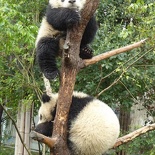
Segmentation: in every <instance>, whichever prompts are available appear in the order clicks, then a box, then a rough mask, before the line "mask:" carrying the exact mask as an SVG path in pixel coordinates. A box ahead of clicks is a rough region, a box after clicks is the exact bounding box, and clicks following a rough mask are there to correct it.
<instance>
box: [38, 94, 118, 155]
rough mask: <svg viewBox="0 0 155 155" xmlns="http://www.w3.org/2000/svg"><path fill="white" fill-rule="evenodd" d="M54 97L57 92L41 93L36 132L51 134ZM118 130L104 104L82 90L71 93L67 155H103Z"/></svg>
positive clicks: (110, 111)
mask: <svg viewBox="0 0 155 155" xmlns="http://www.w3.org/2000/svg"><path fill="white" fill-rule="evenodd" d="M57 99H58V94H52V96H50V97H49V96H48V95H47V94H44V95H43V97H42V101H43V102H42V105H41V107H40V109H39V122H38V125H37V126H36V128H35V131H36V132H39V133H41V134H43V135H46V136H49V137H50V136H52V129H53V120H54V118H55V114H56V106H57V105H56V103H57ZM119 132H120V125H119V121H118V118H117V116H116V114H115V113H114V112H113V110H112V109H111V108H110V107H109V106H108V105H107V104H105V103H103V102H102V101H100V100H98V99H95V98H93V97H91V96H89V95H87V94H84V93H83V92H76V91H74V92H73V96H72V104H71V107H70V111H69V116H68V124H67V143H68V147H69V150H70V152H71V155H103V153H105V152H106V151H107V150H108V149H110V148H112V147H113V145H114V144H115V142H116V140H117V138H118V136H119Z"/></svg>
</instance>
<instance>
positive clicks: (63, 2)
mask: <svg viewBox="0 0 155 155" xmlns="http://www.w3.org/2000/svg"><path fill="white" fill-rule="evenodd" d="M85 3H86V0H49V4H48V6H47V9H46V14H45V17H43V20H42V23H41V26H40V29H39V32H38V36H37V39H36V52H37V61H38V63H39V66H40V69H41V71H42V72H43V74H44V75H45V77H46V78H47V79H54V78H55V77H56V76H57V75H58V73H59V71H58V69H57V65H56V57H57V56H58V55H59V53H60V51H61V50H62V49H63V47H62V46H63V43H64V40H65V37H66V32H67V29H71V28H73V26H74V25H75V24H78V22H79V21H80V12H81V10H82V9H83V7H84V5H85ZM96 31H97V22H96V20H95V17H94V16H92V17H91V18H90V20H89V22H88V24H87V26H86V29H85V31H84V34H83V37H82V40H81V45H80V57H81V58H82V59H89V58H92V56H93V54H92V50H91V49H90V48H89V46H88V44H90V43H91V42H92V41H93V39H94V36H95V34H96Z"/></svg>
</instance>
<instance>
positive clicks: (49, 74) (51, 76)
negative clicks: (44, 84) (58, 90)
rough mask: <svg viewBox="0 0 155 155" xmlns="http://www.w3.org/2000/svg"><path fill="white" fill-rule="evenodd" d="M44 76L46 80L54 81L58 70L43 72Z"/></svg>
mask: <svg viewBox="0 0 155 155" xmlns="http://www.w3.org/2000/svg"><path fill="white" fill-rule="evenodd" d="M44 76H45V77H46V78H47V79H48V80H54V79H55V78H56V77H57V76H59V70H55V71H53V72H44Z"/></svg>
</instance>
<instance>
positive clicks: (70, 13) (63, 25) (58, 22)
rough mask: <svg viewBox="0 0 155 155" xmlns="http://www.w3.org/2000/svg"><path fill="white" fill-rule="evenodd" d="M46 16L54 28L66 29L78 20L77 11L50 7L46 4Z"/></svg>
mask: <svg viewBox="0 0 155 155" xmlns="http://www.w3.org/2000/svg"><path fill="white" fill-rule="evenodd" d="M46 18H47V21H48V23H49V24H51V25H52V26H53V27H54V28H55V29H56V30H59V31H66V30H67V28H72V27H73V25H74V24H76V23H78V22H79V20H80V15H79V13H78V12H76V11H75V10H72V9H68V8H51V6H50V5H48V7H47V10H46Z"/></svg>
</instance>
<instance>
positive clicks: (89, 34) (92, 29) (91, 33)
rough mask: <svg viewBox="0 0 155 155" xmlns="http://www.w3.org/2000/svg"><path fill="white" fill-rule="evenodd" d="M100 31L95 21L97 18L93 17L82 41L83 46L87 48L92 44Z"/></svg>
mask: <svg viewBox="0 0 155 155" xmlns="http://www.w3.org/2000/svg"><path fill="white" fill-rule="evenodd" d="M97 29H98V25H97V22H96V19H95V16H93V17H91V19H90V20H89V22H88V24H87V26H86V29H85V31H84V34H83V37H82V41H81V46H85V45H87V44H89V43H91V42H92V41H93V39H94V37H95V35H96V32H97Z"/></svg>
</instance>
